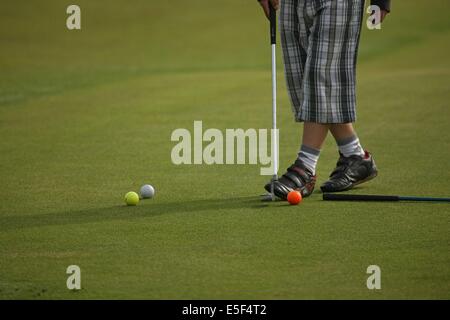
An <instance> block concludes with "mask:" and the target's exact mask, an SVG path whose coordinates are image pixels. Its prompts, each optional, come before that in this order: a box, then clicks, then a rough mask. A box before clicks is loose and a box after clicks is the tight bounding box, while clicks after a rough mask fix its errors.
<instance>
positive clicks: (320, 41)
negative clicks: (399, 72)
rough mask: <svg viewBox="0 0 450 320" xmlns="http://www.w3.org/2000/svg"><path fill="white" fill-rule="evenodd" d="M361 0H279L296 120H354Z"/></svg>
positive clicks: (319, 121)
mask: <svg viewBox="0 0 450 320" xmlns="http://www.w3.org/2000/svg"><path fill="white" fill-rule="evenodd" d="M363 13H364V0H281V11H280V30H281V31H280V32H281V43H282V48H283V57H284V65H285V75H286V81H287V87H288V91H289V96H290V98H291V102H292V108H293V111H294V114H295V119H296V121H308V122H316V123H348V122H354V121H355V120H356V95H355V76H356V74H355V73H356V72H355V71H356V57H357V53H358V44H359V36H360V32H361V23H362V18H363Z"/></svg>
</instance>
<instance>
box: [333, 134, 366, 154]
mask: <svg viewBox="0 0 450 320" xmlns="http://www.w3.org/2000/svg"><path fill="white" fill-rule="evenodd" d="M336 142H337V145H338V147H339V152H340V153H342V154H343V155H344V157H346V158H348V157H350V156H353V155H358V156H361V157H364V155H365V154H366V153H365V151H364V149H363V147H362V146H361V143H360V142H359V139H358V137H357V136H356V135H353V136H351V137H348V138H345V139H342V140H336Z"/></svg>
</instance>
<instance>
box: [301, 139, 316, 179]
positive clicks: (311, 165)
mask: <svg viewBox="0 0 450 320" xmlns="http://www.w3.org/2000/svg"><path fill="white" fill-rule="evenodd" d="M319 155H320V150H318V149H315V148H311V147H308V146H305V145H304V144H302V146H301V148H300V152H299V153H298V159H300V160H301V161H302V162H303V164H304V165H305V167H306V168H307V169H309V171H311V172H312V173H313V174H316V166H317V161H318V160H319Z"/></svg>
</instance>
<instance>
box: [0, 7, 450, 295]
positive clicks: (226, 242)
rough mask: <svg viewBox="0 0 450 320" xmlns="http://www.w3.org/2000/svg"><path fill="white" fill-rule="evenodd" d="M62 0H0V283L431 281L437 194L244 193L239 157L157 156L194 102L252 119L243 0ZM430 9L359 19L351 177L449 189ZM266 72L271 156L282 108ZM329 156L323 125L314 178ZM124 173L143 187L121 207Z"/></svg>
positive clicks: (404, 287) (259, 106)
mask: <svg viewBox="0 0 450 320" xmlns="http://www.w3.org/2000/svg"><path fill="white" fill-rule="evenodd" d="M71 3H72V2H70V1H56V0H54V1H50V0H44V1H40V2H39V5H37V4H30V3H29V1H24V0H17V1H10V2H7V3H6V2H5V3H3V4H2V9H1V11H0V44H1V50H0V136H1V140H0V155H1V156H0V177H1V183H0V194H1V198H2V201H1V202H0V298H7V299H11V298H26V299H46V298H49V299H54V298H65V299H82V298H157V299H160V298H183V299H199V298H201V299H204V298H210V299H217V298H249V299H253V298H254V299H263V298H269V299H272V298H274V299H283V298H284V299H298V298H332V299H340V298H358V299H365V298H369V299H371V298H382V299H388V298H402V299H403V298H441V299H444V298H445V299H448V298H450V270H449V265H450V216H449V215H450V206H449V205H446V204H414V203H390V204H382V203H377V204H375V203H352V204H349V203H328V202H322V201H321V194H320V193H319V192H316V193H315V194H314V195H313V196H312V197H311V198H309V199H307V200H305V201H304V202H303V203H302V204H301V205H300V206H296V207H292V206H288V205H286V204H285V203H261V202H259V201H258V198H257V195H258V194H260V193H261V192H262V188H261V187H262V185H263V184H264V183H265V181H266V180H267V178H266V177H262V176H260V175H259V167H258V166H251V165H240V166H238V165H229V166H225V165H224V166H206V165H204V166H178V167H177V166H174V165H173V164H172V163H171V160H170V152H171V148H172V147H173V145H174V143H172V142H171V141H170V135H171V132H172V131H173V130H174V129H176V128H189V129H191V130H192V126H193V121H194V120H202V121H203V124H204V126H205V127H208V128H219V129H225V128H267V127H270V123H271V122H270V121H271V120H270V119H271V118H270V73H269V68H270V65H269V64H270V51H269V47H268V39H267V23H266V21H265V20H264V19H263V18H262V15H261V13H260V10H259V8H258V6H257V4H256V3H255V2H254V1H239V0H228V1H214V3H213V2H212V1H208V0H191V1H189V3H186V1H181V0H179V1H145V0H139V1H138V0H136V1H133V5H132V6H130V5H129V4H128V2H127V1H124V0H122V1H119V0H114V1H109V2H108V3H107V4H106V3H105V2H104V1H95V2H94V1H87V0H78V1H77V4H79V5H80V6H81V9H82V30H81V31H68V30H67V29H66V28H65V19H66V14H65V9H66V7H67V6H68V5H69V4H71ZM449 9H450V5H449V2H448V0H430V1H419V0H414V1H412V0H411V1H394V5H393V13H392V15H391V16H389V18H388V20H387V21H386V23H385V25H384V28H383V30H382V31H378V32H369V31H367V30H365V31H364V34H363V37H362V44H361V50H360V59H359V69H358V75H359V82H358V94H359V95H358V99H359V107H358V115H359V118H358V122H357V129H358V132H359V136H360V138H361V140H362V142H363V144H364V146H365V147H366V148H368V149H369V150H371V151H372V152H373V153H374V154H375V157H376V161H377V164H378V166H379V170H380V175H379V177H378V178H377V179H376V180H374V181H373V182H370V183H368V184H366V185H363V186H361V187H359V188H357V189H355V190H354V191H353V192H354V193H373V194H384V193H392V194H404V195H419V196H420V195H423V196H425V195H427V196H449V195H450V182H449V181H450V164H449V161H448V159H449V157H450V151H449V150H450V134H449V131H448V129H449V126H450V113H449V109H448V108H449V101H450V91H449V83H450V61H449V59H448V54H449V50H450V23H449V20H448V11H449ZM279 66H280V69H281V66H282V65H281V61H280V65H279ZM279 83H280V87H279V96H280V98H279V99H280V101H279V106H280V108H279V124H280V127H281V140H280V143H281V168H282V169H283V168H285V167H286V166H287V165H288V164H289V163H290V162H291V161H292V159H293V157H294V156H295V154H296V152H297V149H298V146H299V141H300V126H299V125H298V124H296V123H294V122H293V120H292V114H291V112H290V106H289V101H288V98H287V95H286V89H285V86H284V83H283V76H282V74H281V72H280V75H279ZM336 157H337V153H336V148H335V146H334V143H333V141H332V139H331V138H328V140H327V142H326V146H325V148H324V150H323V153H322V156H321V160H320V163H319V168H318V174H319V183H320V182H323V181H324V180H325V179H326V177H327V175H328V173H329V172H330V170H332V168H333V166H334V163H335V161H336ZM143 183H151V184H153V185H154V186H155V187H156V190H157V196H156V198H155V199H153V200H149V201H145V202H141V203H140V204H139V206H137V207H125V206H124V205H123V195H124V194H125V193H126V192H127V191H130V190H136V191H137V190H138V188H139V187H140V185H141V184H143ZM71 264H76V265H79V266H80V267H81V272H82V288H83V289H82V290H80V291H78V292H71V291H69V290H68V289H67V288H66V277H67V275H66V274H65V271H66V268H67V266H68V265H71ZM371 264H376V265H379V266H380V267H381V270H382V289H381V290H379V291H369V290H368V289H367V288H366V279H367V276H368V275H367V274H366V268H367V266H369V265H371Z"/></svg>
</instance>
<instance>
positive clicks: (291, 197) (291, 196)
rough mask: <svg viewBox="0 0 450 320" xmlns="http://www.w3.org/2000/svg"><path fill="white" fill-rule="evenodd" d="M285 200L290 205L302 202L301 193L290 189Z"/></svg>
mask: <svg viewBox="0 0 450 320" xmlns="http://www.w3.org/2000/svg"><path fill="white" fill-rule="evenodd" d="M287 201H288V202H289V203H290V204H292V205H296V204H299V203H300V202H302V195H301V193H300V192H298V191H291V192H289V193H288V196H287Z"/></svg>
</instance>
